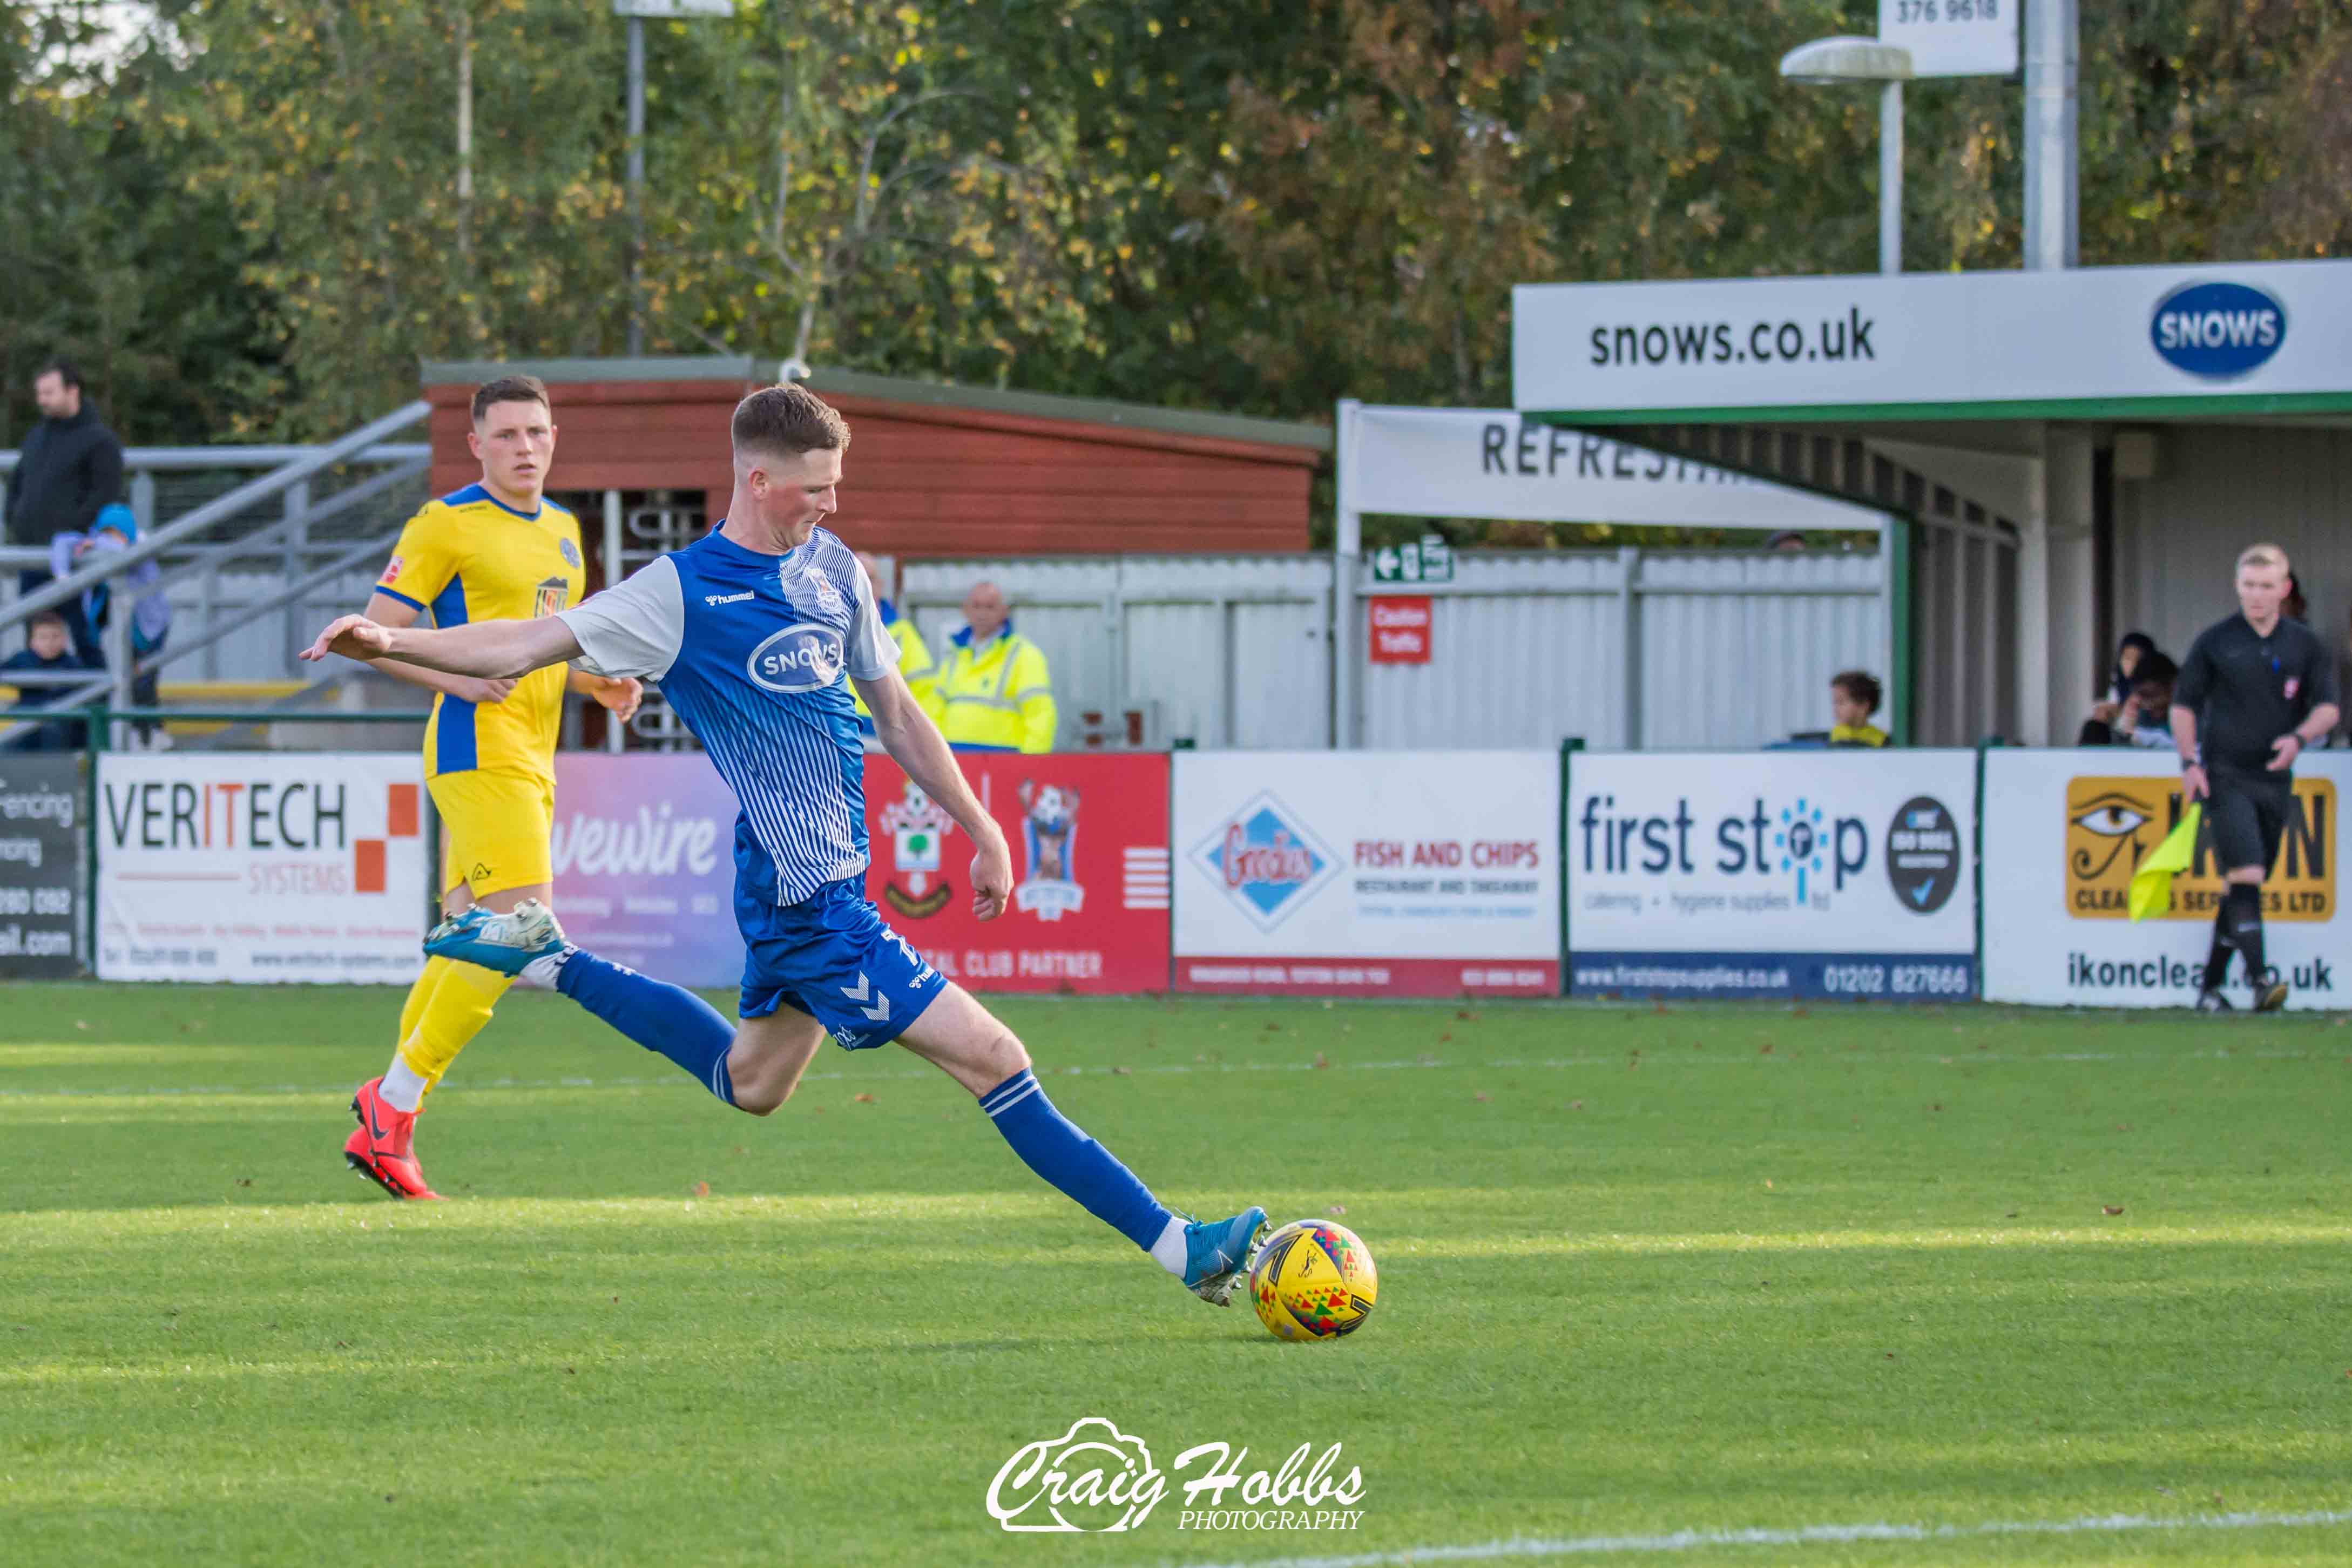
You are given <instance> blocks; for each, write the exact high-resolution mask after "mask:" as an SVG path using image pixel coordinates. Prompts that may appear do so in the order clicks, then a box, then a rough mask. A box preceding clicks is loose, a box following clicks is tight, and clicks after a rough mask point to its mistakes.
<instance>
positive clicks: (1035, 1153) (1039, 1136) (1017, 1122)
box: [565, 965, 1171, 1252]
mask: <svg viewBox="0 0 2352 1568" xmlns="http://www.w3.org/2000/svg"><path fill="white" fill-rule="evenodd" d="M565 967H566V968H569V967H570V965H566V966H565ZM980 1108H981V1109H982V1110H985V1111H987V1112H988V1115H989V1120H991V1121H994V1122H995V1123H996V1130H997V1131H999V1132H1002V1133H1003V1134H1004V1141H1005V1142H1007V1143H1010V1144H1012V1145H1013V1152H1014V1153H1016V1154H1018V1155H1020V1156H1021V1159H1022V1163H1024V1164H1026V1165H1027V1166H1028V1167H1029V1168H1030V1169H1031V1170H1033V1171H1034V1172H1036V1173H1037V1174H1038V1175H1040V1176H1042V1177H1043V1178H1045V1180H1046V1181H1047V1182H1049V1183H1051V1184H1053V1185H1055V1186H1056V1187H1059V1188H1060V1189H1061V1190H1062V1191H1063V1192H1065V1193H1066V1194H1069V1197H1070V1199H1071V1201H1072V1202H1074V1203H1076V1204H1077V1205H1078V1206H1080V1207H1081V1208H1083V1209H1085V1210H1086V1211H1087V1213H1088V1214H1090V1215H1094V1216H1095V1217H1096V1218H1097V1219H1098V1220H1100V1221H1102V1222H1103V1223H1104V1224H1105V1225H1107V1226H1110V1227H1111V1228H1112V1229H1113V1230H1115V1231H1117V1232H1118V1233H1119V1234H1120V1235H1121V1236H1124V1237H1127V1239H1128V1240H1129V1241H1131V1242H1133V1243H1135V1245H1136V1246H1138V1247H1141V1248H1143V1250H1144V1251H1146V1252H1150V1250H1151V1248H1152V1245H1153V1244H1154V1243H1155V1242H1157V1241H1158V1240H1159V1239H1160V1233H1161V1232H1163V1231H1165V1230H1166V1229H1167V1228H1168V1221H1169V1219H1170V1217H1171V1216H1170V1215H1169V1213H1168V1211H1167V1210H1166V1209H1164V1208H1162V1207H1160V1200H1159V1199H1157V1198H1155V1197H1153V1196H1152V1195H1151V1189H1150V1188H1149V1187H1147V1186H1145V1185H1144V1184H1142V1183H1141V1182H1139V1181H1137V1180H1136V1179H1135V1173H1134V1172H1132V1171H1130V1170H1129V1169H1128V1168H1127V1167H1126V1166H1125V1165H1122V1164H1120V1163H1118V1159H1117V1158H1116V1157H1115V1156H1114V1155H1113V1154H1112V1153H1111V1152H1110V1151H1109V1150H1108V1149H1106V1148H1104V1147H1103V1146H1102V1145H1101V1144H1099V1143H1097V1142H1095V1141H1094V1140H1093V1139H1091V1138H1089V1137H1087V1135H1086V1133H1085V1132H1083V1131H1080V1130H1079V1129H1078V1127H1077V1126H1076V1124H1075V1123H1073V1122H1072V1121H1070V1119H1069V1118H1067V1117H1066V1116H1064V1115H1063V1114H1062V1113H1061V1112H1060V1111H1058V1110H1055V1109H1054V1102H1053V1101H1052V1100H1048V1099H1046V1098H1045V1090H1044V1089H1041V1088H1040V1087H1038V1083H1037V1077H1036V1075H1035V1074H1034V1073H1033V1072H1031V1071H1029V1070H1028V1069H1027V1068H1024V1069H1022V1070H1021V1071H1019V1072H1017V1073H1014V1074H1013V1076H1012V1077H1011V1078H1008V1079H1005V1080H1004V1081H1003V1083H1000V1084H998V1085H997V1086H996V1087H995V1088H994V1089H990V1090H989V1091H988V1092H987V1093H986V1094H983V1095H982V1096H981V1097H980Z"/></svg>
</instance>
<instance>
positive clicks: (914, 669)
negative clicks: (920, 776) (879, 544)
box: [850, 550, 940, 736]
mask: <svg viewBox="0 0 2352 1568" xmlns="http://www.w3.org/2000/svg"><path fill="white" fill-rule="evenodd" d="M881 565H882V563H881V562H879V561H877V560H876V559H875V558H874V557H873V556H872V555H869V554H867V553H866V552H865V551H863V550H861V551H859V552H857V569H858V570H859V571H860V572H863V573H865V574H866V586H867V587H868V588H870V589H872V590H873V593H874V607H875V608H876V609H877V610H878V611H880V612H881V615H882V624H883V625H884V626H887V627H888V628H889V630H890V640H891V641H892V642H895V643H897V644H898V673H899V674H901V675H903V676H905V677H906V678H907V689H908V690H909V691H911V692H913V693H914V694H915V700H916V701H917V702H918V703H919V704H920V705H921V707H922V710H923V711H924V712H926V713H929V715H930V716H931V722H933V723H934V724H936V723H938V722H939V721H940V700H939V672H938V671H937V670H935V669H934V668H932V667H931V650H930V648H929V647H927V646H926V645H925V644H924V642H923V634H922V633H921V632H919V631H917V630H916V629H915V623H914V621H913V619H912V618H910V617H908V616H902V615H900V614H899V613H898V604H897V602H896V601H895V600H894V598H893V597H892V595H890V594H889V593H887V592H886V591H885V590H886V589H887V587H888V584H885V583H884V582H883V581H882V573H881V570H880V568H881ZM850 700H852V701H853V702H855V703H856V706H857V732H858V733H859V734H861V735H867V736H871V735H872V734H873V733H874V715H873V714H872V713H871V712H870V711H868V710H867V709H866V699H865V698H863V697H861V696H859V695H857V693H856V690H855V689H853V690H852V691H851V693H850Z"/></svg>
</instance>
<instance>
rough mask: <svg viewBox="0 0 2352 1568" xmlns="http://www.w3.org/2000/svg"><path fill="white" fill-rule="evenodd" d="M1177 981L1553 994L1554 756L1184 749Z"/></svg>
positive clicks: (1315, 990) (1182, 986) (1201, 987)
mask: <svg viewBox="0 0 2352 1568" xmlns="http://www.w3.org/2000/svg"><path fill="white" fill-rule="evenodd" d="M1175 823H1176V832H1175V843H1174V845H1173V847H1174V849H1175V852H1176V861H1177V869H1176V933H1175V934H1176V988H1177V989H1178V990H1180V991H1231V992H1244V993H1255V994H1281V993H1286V992H1287V993H1306V994H1325V995H1350V994H1353V995H1398V996H1454V995H1459V994H1464V993H1465V992H1466V993H1469V994H1474V995H1480V994H1491V995H1504V996H1550V995H1557V994H1559V865H1558V849H1557V846H1558V842H1559V755H1558V754H1557V753H1555V752H1178V753H1177V754H1176V803H1175Z"/></svg>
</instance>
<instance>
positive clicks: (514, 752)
mask: <svg viewBox="0 0 2352 1568" xmlns="http://www.w3.org/2000/svg"><path fill="white" fill-rule="evenodd" d="M585 580H586V579H585V573H584V569H583V566H582V564H581V558H580V520H579V519H578V518H576V517H574V516H572V513H571V512H570V511H568V510H565V509H564V508H562V507H560V506H558V505H556V504H555V503H554V502H553V501H551V500H541V502H540V506H539V510H538V511H537V512H535V513H533V512H521V511H517V510H514V509H513V508H512V507H510V506H508V505H507V504H506V503H505V502H503V501H501V500H499V499H498V498H497V497H496V496H493V495H492V494H490V492H489V491H488V490H487V489H483V488H482V487H481V486H480V485H478V484H474V485H467V487H466V488H465V489H462V490H458V491H456V492H454V493H453V494H450V495H446V496H443V497H442V498H441V499H440V500H430V501H426V502H425V506H424V508H423V510H420V511H418V512H417V514H416V515H415V517H412V518H410V519H409V520H408V526H407V527H405V528H404V529H402V530H401V531H400V542H399V544H397V545H396V546H394V550H393V554H392V560H391V561H390V562H388V563H386V564H385V566H384V569H383V576H381V577H379V578H377V579H376V584H375V590H376V592H377V593H379V594H383V595H386V596H387V597H390V598H394V599H398V600H399V601H400V602H401V603H402V604H404V605H414V606H415V607H416V608H417V609H418V610H420V611H422V612H423V613H424V614H425V615H429V616H432V617H433V624H434V625H435V626H445V627H446V626H464V625H466V624H467V622H469V621H508V620H529V619H532V618H535V617H537V616H551V615H554V614H555V613H556V612H557V611H558V610H568V609H570V608H571V607H572V605H576V604H578V603H579V602H580V590H581V588H582V587H583V585H584V584H585ZM565 675H566V667H564V666H562V665H560V664H559V665H555V666H552V667H551V668H547V669H535V670H533V671H531V673H530V674H529V675H526V676H524V677H523V678H522V679H520V680H518V681H516V682H515V685H514V689H513V690H512V691H511V692H509V693H508V695H507V700H505V701H503V702H497V703H491V704H489V705H488V706H479V705H477V704H475V703H471V702H461V701H459V700H457V699H456V698H454V697H450V696H447V695H446V694H445V695H437V696H436V697H435V698H434V700H433V716H432V718H431V719H429V720H427V721H426V722H425V777H427V778H433V777H436V776H437V775H439V774H442V773H470V772H472V771H474V770H476V769H479V770H480V771H481V772H484V773H520V774H523V775H524V776H526V777H529V778H534V779H542V780H545V781H547V782H548V783H549V784H553V783H554V780H555V740H556V734H557V731H558V730H559V729H560V727H561V726H562V722H563V685H564V679H565Z"/></svg>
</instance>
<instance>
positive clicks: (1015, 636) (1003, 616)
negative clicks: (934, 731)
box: [938, 583, 1058, 752]
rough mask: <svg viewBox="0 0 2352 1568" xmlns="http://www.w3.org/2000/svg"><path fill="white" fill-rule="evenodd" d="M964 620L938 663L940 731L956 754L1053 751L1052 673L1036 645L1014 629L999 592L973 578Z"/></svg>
mask: <svg viewBox="0 0 2352 1568" xmlns="http://www.w3.org/2000/svg"><path fill="white" fill-rule="evenodd" d="M963 618H964V622H965V626H964V629H963V630H961V631H960V632H958V633H956V635H955V637H954V638H953V639H952V641H953V643H954V647H951V648H950V649H949V650H948V658H947V662H946V663H945V664H944V665H942V666H941V667H940V679H939V687H938V693H939V702H940V721H939V723H940V733H942V734H944V735H946V736H947V738H948V743H949V744H950V745H951V746H953V747H954V748H955V749H956V750H957V751H959V752H1050V751H1052V750H1053V749H1054V727H1055V722H1056V720H1057V717H1058V715H1057V714H1056V712H1055V707H1054V687H1053V678H1052V677H1051V676H1050V675H1048V674H1047V673H1046V669H1045V654H1044V653H1043V652H1042V651H1041V650H1040V649H1039V648H1038V647H1037V645H1036V644H1035V643H1033V642H1031V641H1030V640H1029V639H1028V638H1027V637H1023V636H1022V635H1021V634H1020V633H1018V632H1016V631H1014V630H1013V620H1012V617H1011V616H1010V614H1009V613H1008V612H1007V611H1006V609H1005V605H1004V595H1003V591H1002V590H1000V589H999V588H998V587H997V585H996V584H993V583H975V584H972V589H971V593H969V594H966V595H964V598H963Z"/></svg>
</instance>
